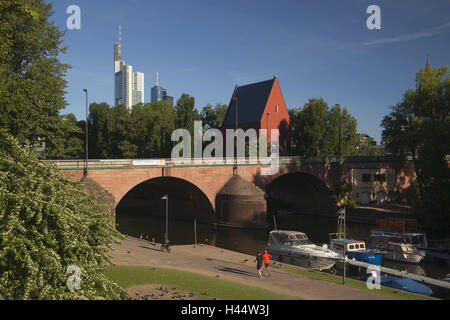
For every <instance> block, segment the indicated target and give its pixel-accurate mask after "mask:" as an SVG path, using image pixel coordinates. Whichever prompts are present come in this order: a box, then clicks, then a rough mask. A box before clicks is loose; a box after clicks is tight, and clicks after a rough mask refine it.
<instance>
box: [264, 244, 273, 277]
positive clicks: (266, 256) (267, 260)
mask: <svg viewBox="0 0 450 320" xmlns="http://www.w3.org/2000/svg"><path fill="white" fill-rule="evenodd" d="M270 258H272V256H271V255H270V254H269V253H268V252H267V250H264V254H263V259H264V267H265V270H264V275H267V274H269V277H271V276H272V274H271V273H270V270H269V264H270Z"/></svg>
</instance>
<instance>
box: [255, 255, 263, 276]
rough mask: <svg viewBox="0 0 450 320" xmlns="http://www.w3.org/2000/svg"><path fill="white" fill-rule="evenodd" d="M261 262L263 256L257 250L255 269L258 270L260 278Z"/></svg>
mask: <svg viewBox="0 0 450 320" xmlns="http://www.w3.org/2000/svg"><path fill="white" fill-rule="evenodd" d="M262 264H263V256H262V254H261V252H259V251H258V253H257V255H256V270H257V271H258V274H259V277H260V278H261V279H262V273H261V268H262Z"/></svg>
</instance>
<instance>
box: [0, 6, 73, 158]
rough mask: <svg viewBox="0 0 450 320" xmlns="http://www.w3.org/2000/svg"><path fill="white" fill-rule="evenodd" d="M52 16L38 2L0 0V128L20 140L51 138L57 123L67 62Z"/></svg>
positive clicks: (50, 145) (34, 140)
mask: <svg viewBox="0 0 450 320" xmlns="http://www.w3.org/2000/svg"><path fill="white" fill-rule="evenodd" d="M52 14H53V12H52V4H51V3H48V4H46V3H45V2H44V1H42V0H0V21H1V25H0V128H5V129H6V130H7V131H8V132H9V133H11V134H12V135H13V136H14V137H16V138H17V139H19V141H25V140H29V141H33V143H34V142H36V141H37V140H38V139H39V138H46V140H47V141H53V139H52V137H54V136H55V135H57V131H58V128H59V126H60V125H61V122H62V119H61V117H60V115H59V111H60V110H61V109H63V108H64V107H65V106H66V101H65V99H64V94H65V88H66V85H67V83H66V80H65V79H64V76H65V73H66V71H67V69H68V68H69V66H68V65H67V64H63V63H61V62H60V61H59V55H60V54H61V53H64V51H65V48H63V47H61V44H62V36H63V35H64V32H63V31H61V30H59V28H58V27H57V26H55V25H54V23H53V22H52V21H50V17H51V15H52ZM66 129H68V128H66ZM58 143H59V142H58ZM48 146H49V148H50V149H51V148H52V147H55V149H57V148H58V146H54V145H53V143H52V142H50V143H48Z"/></svg>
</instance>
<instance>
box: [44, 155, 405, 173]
mask: <svg viewBox="0 0 450 320" xmlns="http://www.w3.org/2000/svg"><path fill="white" fill-rule="evenodd" d="M43 161H45V162H52V163H54V164H56V166H57V167H58V168H60V169H63V170H77V169H79V170H82V169H84V167H85V160H82V159H75V160H43ZM271 161H272V159H271V158H270V157H268V158H238V159H237V163H238V164H239V165H270V163H271ZM392 161H405V162H411V161H412V157H405V158H401V159H400V158H394V157H390V156H368V157H366V156H346V157H342V158H341V157H339V156H334V157H300V156H291V157H279V158H278V164H280V165H301V164H344V163H362V162H364V163H368V162H375V163H380V162H392ZM234 162H235V159H234V158H231V159H226V158H224V159H220V160H218V159H204V158H199V159H195V158H194V159H187V160H184V161H183V162H182V163H175V162H174V161H172V159H89V160H88V163H87V167H88V168H89V169H126V168H142V167H197V166H206V167H208V166H232V165H234Z"/></svg>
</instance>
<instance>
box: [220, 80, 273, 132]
mask: <svg viewBox="0 0 450 320" xmlns="http://www.w3.org/2000/svg"><path fill="white" fill-rule="evenodd" d="M274 82H275V78H273V79H270V80H266V81H261V82H256V83H251V84H248V85H245V86H240V87H235V89H234V93H233V96H232V97H231V100H230V103H229V104H228V110H227V114H226V116H225V119H224V121H223V123H222V126H234V125H235V124H236V100H234V99H233V98H234V97H237V105H238V122H239V124H243V123H255V122H260V121H261V118H262V116H263V113H264V109H265V108H266V104H267V100H268V99H269V96H270V92H271V91H272V87H273V85H274Z"/></svg>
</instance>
